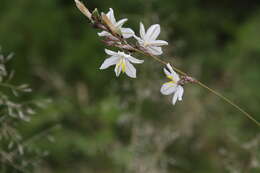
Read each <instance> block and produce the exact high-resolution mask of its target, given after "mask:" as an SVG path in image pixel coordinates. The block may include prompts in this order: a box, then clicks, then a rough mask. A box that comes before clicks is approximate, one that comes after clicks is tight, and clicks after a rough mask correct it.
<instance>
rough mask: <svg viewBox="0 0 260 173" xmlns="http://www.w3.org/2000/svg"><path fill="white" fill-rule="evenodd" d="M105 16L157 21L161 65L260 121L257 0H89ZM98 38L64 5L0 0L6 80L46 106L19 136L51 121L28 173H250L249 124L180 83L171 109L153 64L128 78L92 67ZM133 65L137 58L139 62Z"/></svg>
mask: <svg viewBox="0 0 260 173" xmlns="http://www.w3.org/2000/svg"><path fill="white" fill-rule="evenodd" d="M83 2H85V3H86V4H87V6H88V7H89V8H90V9H92V10H93V9H94V8H98V9H99V11H104V12H107V11H108V9H109V8H110V7H112V8H113V9H114V10H115V15H116V18H117V19H120V18H124V17H127V18H129V22H128V23H127V24H126V26H130V27H131V28H133V29H134V30H135V31H136V33H138V31H139V22H140V21H142V22H143V23H144V24H145V25H146V27H147V26H149V25H151V24H154V23H159V24H161V27H162V33H161V35H160V39H164V40H168V41H169V43H170V44H169V46H168V47H167V48H166V49H164V50H165V57H166V56H167V57H168V58H165V59H167V61H170V62H173V63H175V65H177V66H178V67H180V68H181V69H183V70H184V71H186V72H188V73H190V74H192V75H193V76H195V77H196V78H197V79H199V80H201V81H203V82H204V83H206V84H207V85H208V86H210V87H213V88H215V89H216V90H218V91H220V92H221V93H223V94H224V95H226V96H227V97H229V98H231V99H232V100H234V101H235V102H236V103H238V104H239V105H241V106H242V107H243V108H245V109H246V110H247V111H248V112H249V113H251V114H252V115H253V116H254V117H255V118H256V119H257V120H258V121H260V115H259V114H260V109H259V106H260V105H259V103H260V91H259V85H260V57H259V55H260V36H259V32H260V22H259V21H260V1H245V0H186V1H183V0H88V1H85V0H84V1H83ZM96 33H97V30H94V29H93V28H91V27H90V26H89V25H88V21H87V19H86V18H85V17H84V16H83V15H82V14H81V13H80V12H79V11H78V10H77V8H76V7H75V5H74V1H73V0H37V1H35V0H14V1H9V0H1V2H0V45H1V46H2V47H3V50H4V52H6V53H8V52H14V53H15V54H16V57H15V58H14V60H12V64H11V67H12V68H14V69H15V71H16V76H15V79H14V81H13V82H14V83H21V82H25V83H29V84H30V86H31V87H32V88H33V95H32V99H41V98H48V99H51V100H52V102H51V103H49V104H48V106H47V107H46V108H44V109H42V110H40V111H38V113H37V115H35V116H33V118H32V120H31V121H30V122H29V123H25V124H24V125H23V126H22V127H21V128H20V131H21V132H22V134H23V135H24V136H25V137H26V136H31V135H34V134H37V133H38V132H39V131H41V129H44V128H46V127H50V126H53V125H56V124H59V125H61V128H60V129H58V130H55V131H54V132H53V134H52V137H53V140H51V141H52V142H50V141H49V140H47V137H46V139H42V140H38V141H35V142H34V143H33V144H31V145H32V147H38V148H40V149H41V150H44V151H45V150H46V151H48V153H49V154H48V156H46V157H44V158H43V161H42V162H41V163H40V164H38V165H37V166H36V167H35V169H34V170H33V172H39V173H71V172H78V173H86V172H87V173H88V172H91V173H92V172H94V173H122V172H135V173H167V172H174V173H190V172H193V173H219V172H221V173H225V172H231V173H240V172H241V173H257V172H260V168H259V166H260V165H259V164H260V163H259V161H260V149H259V148H260V134H259V127H257V126H256V125H255V124H253V123H252V122H251V121H249V120H248V119H247V118H245V117H244V116H243V115H242V114H241V113H239V112H238V111H237V110H235V109H234V108H232V107H231V106H229V105H227V104H225V103H224V102H223V101H221V100H220V99H219V98H217V97H215V96H214V95H212V94H210V93H209V92H208V91H206V90H204V89H202V88H199V87H197V86H193V85H187V86H185V93H184V98H183V101H182V102H178V103H177V104H176V105H175V106H172V105H171V103H170V99H171V98H170V97H167V96H162V95H161V94H160V92H159V90H160V86H161V84H162V83H163V82H164V81H165V77H164V74H163V72H162V66H161V65H160V64H158V63H156V62H155V61H153V60H152V59H151V60H150V59H145V63H144V64H143V65H138V66H137V70H138V73H137V75H138V78H137V79H135V80H133V79H130V78H128V77H126V76H125V75H121V76H120V77H119V78H116V77H115V74H114V72H113V68H110V69H108V70H105V71H100V70H99V66H100V65H101V63H102V62H103V60H104V59H105V58H106V55H105V53H104V45H103V44H102V43H101V42H100V38H98V36H97V34H96ZM138 58H140V59H141V58H143V57H140V56H138Z"/></svg>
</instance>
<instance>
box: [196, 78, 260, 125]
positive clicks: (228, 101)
mask: <svg viewBox="0 0 260 173" xmlns="http://www.w3.org/2000/svg"><path fill="white" fill-rule="evenodd" d="M196 84H198V85H199V86H201V87H203V88H205V89H207V90H209V91H210V92H212V93H213V94H215V95H216V96H218V97H220V98H221V99H222V100H224V101H225V102H227V103H229V104H230V105H232V106H233V107H234V108H236V109H238V110H239V111H240V112H241V113H243V114H244V115H245V116H246V117H247V118H248V119H250V120H252V121H253V122H254V123H255V124H257V125H258V126H260V123H259V122H258V121H257V120H256V119H254V118H253V117H252V116H251V115H250V114H249V113H247V112H246V111H244V110H243V109H242V108H240V107H239V106H238V105H237V104H235V103H234V102H232V101H231V100H229V99H228V98H227V97H225V96H223V95H222V94H220V93H218V92H217V91H215V90H213V89H211V88H209V87H208V86H206V85H205V84H203V83H201V82H200V81H196Z"/></svg>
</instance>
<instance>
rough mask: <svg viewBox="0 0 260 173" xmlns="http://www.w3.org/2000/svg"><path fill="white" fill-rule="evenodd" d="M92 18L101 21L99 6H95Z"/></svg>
mask: <svg viewBox="0 0 260 173" xmlns="http://www.w3.org/2000/svg"><path fill="white" fill-rule="evenodd" d="M92 19H93V20H94V21H98V22H100V21H101V16H100V14H99V12H98V9H97V8H95V10H94V11H93V12H92Z"/></svg>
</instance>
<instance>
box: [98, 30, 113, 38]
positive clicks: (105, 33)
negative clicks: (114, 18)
mask: <svg viewBox="0 0 260 173" xmlns="http://www.w3.org/2000/svg"><path fill="white" fill-rule="evenodd" d="M110 35H111V34H110V33H108V32H107V31H102V32H99V33H98V36H100V37H104V36H110Z"/></svg>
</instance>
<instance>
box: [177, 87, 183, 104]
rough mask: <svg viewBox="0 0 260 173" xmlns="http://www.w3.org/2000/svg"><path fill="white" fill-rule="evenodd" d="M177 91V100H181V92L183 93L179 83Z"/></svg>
mask: <svg viewBox="0 0 260 173" xmlns="http://www.w3.org/2000/svg"><path fill="white" fill-rule="evenodd" d="M177 92H178V100H179V101H181V100H182V96H183V93H184V89H183V87H182V86H180V85H179V86H178V90H177Z"/></svg>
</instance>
